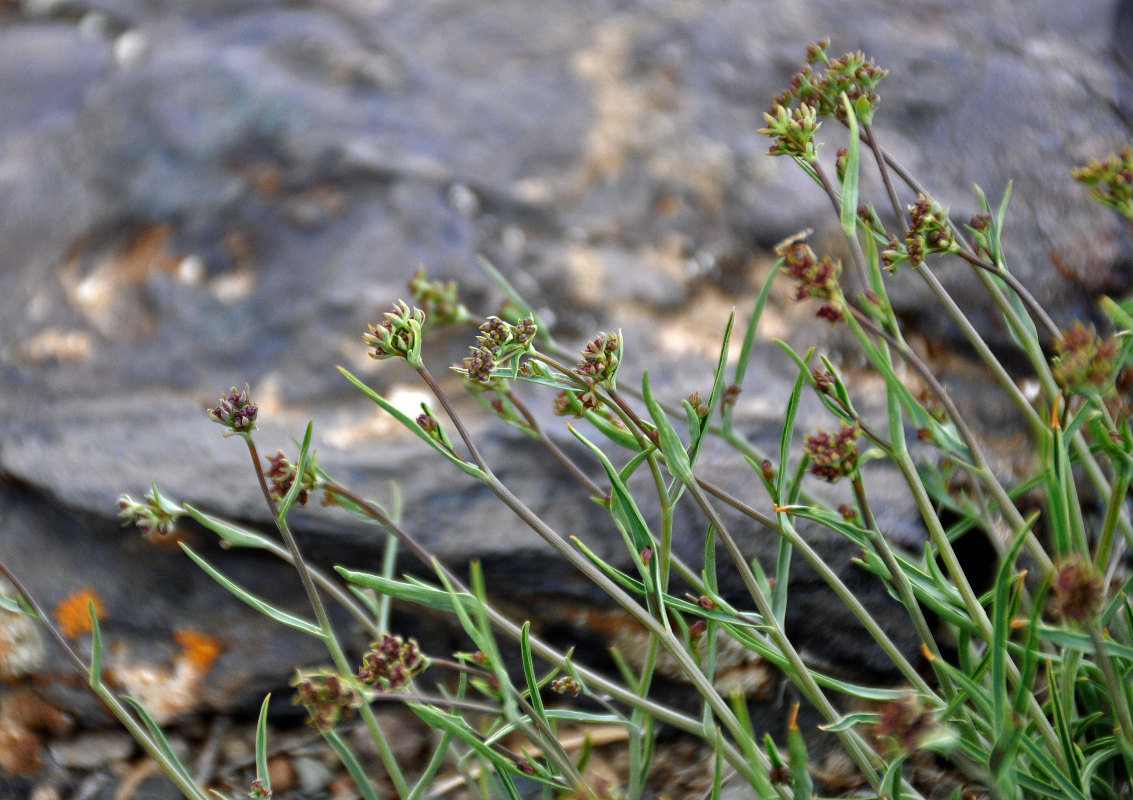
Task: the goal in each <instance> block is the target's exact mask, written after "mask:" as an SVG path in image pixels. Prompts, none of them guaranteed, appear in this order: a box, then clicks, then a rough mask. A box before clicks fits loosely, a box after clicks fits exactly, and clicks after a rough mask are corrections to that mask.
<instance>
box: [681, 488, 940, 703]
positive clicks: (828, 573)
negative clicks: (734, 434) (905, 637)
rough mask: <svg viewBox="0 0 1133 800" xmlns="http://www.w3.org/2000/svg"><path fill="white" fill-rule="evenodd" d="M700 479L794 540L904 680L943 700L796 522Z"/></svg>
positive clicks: (735, 505) (721, 496) (716, 494)
mask: <svg viewBox="0 0 1133 800" xmlns="http://www.w3.org/2000/svg"><path fill="white" fill-rule="evenodd" d="M698 483H699V484H700V487H701V488H702V489H704V490H705V491H706V492H708V493H709V494H711V495H712V496H713V497H716V498H718V499H720V500H722V501H723V502H725V503H727V504H728V505H730V506H731V507H732V508H734V509H736V510H737V511H739V512H740V513H742V514H745V515H747V516H749V517H751V518H752V519H754V520H755V521H757V522H759V523H761V524H763V525H766V526H767V527H769V528H772V529H773V530H777V531H778V532H779V535H780V536H784V537H786V538H787V540H788V541H789V542H790V543H791V546H792V547H793V548H794V549H795V550H797V551H798V552H799V553H801V554H802V556H803V558H805V559H806V560H807V562H808V563H810V565H811V566H812V567H813V568H814V570H815V571H816V572H817V573H818V574H819V576H820V577H821V578H822V579H823V580H824V581H826V584H827V585H828V586H829V587H830V588H831V589H832V590H833V591H834V593H835V594H836V595H837V596H838V599H839V600H841V601H842V602H843V603H844V604H845V605H846V607H847V608H849V609H850V611H851V612H852V613H853V615H854V617H855V618H857V620H858V621H859V622H860V623H861V624H862V627H864V628H865V629H866V631H867V632H868V633H869V635H870V636H871V637H873V640H874V641H875V642H877V644H878V646H880V647H881V649H882V650H883V651H884V652H885V655H886V656H887V657H888V658H889V659H890V660H891V661H892V662H893V664H894V666H896V667H897V669H898V670H900V672H901V674H902V675H903V676H904V677H905V680H907V681H909V683H910V684H912V685H913V687H914V688H915V689H916V690H917V692H919V693H920V694H922V695H924V696H925V697H930V698H933V699H934V700H935V701H936V702H937V703H938V704H940V702H941V701H940V700H939V698H937V695H936V692H935V690H934V689H933V688H932V687H931V686H929V685H928V683H927V682H926V681H925V680H924V678H922V677H921V676H920V673H918V672H917V669H916V667H914V666H913V665H912V664H911V663H909V660H908V659H907V658H905V656H904V654H903V653H902V652H901V651H900V649H899V648H898V647H897V645H895V644H894V643H893V640H892V639H890V638H889V635H888V634H887V633H886V632H885V630H884V629H882V628H881V626H880V625H878V624H877V621H876V620H874V618H873V615H871V614H870V613H869V611H868V609H866V607H865V606H863V605H862V603H861V601H860V600H858V598H857V597H856V596H855V595H854V593H853V591H852V590H851V589H850V588H849V587H848V586H846V584H845V583H843V582H842V579H841V578H840V577H838V573H836V572H835V571H834V570H833V569H831V568H830V565H829V564H828V563H826V561H825V560H824V559H823V558H822V556H820V555H819V554H818V553H817V552H816V551H815V550H814V548H813V547H811V545H810V543H809V542H808V541H807V540H806V539H805V538H804V537H803V536H801V535H799V533H798V531H796V530H795V529H794V526H793V525H789V524H780V523H779V522H777V521H776V520H774V519H772V518H771V517H769V516H767V515H766V514H764V513H763V512H761V511H759V510H757V509H754V508H752V507H751V506H749V505H747V504H746V503H744V502H743V501H742V500H739V499H738V498H736V497H734V496H733V495H730V494H728V493H727V492H725V491H724V490H722V489H720V488H719V487H716V486H713V485H711V484H709V483H707V482H703V481H699V480H698Z"/></svg>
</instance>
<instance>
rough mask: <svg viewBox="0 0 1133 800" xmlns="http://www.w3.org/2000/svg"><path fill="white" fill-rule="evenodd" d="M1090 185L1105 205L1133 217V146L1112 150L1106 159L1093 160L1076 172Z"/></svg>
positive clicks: (1076, 174)
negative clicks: (1119, 151)
mask: <svg viewBox="0 0 1133 800" xmlns="http://www.w3.org/2000/svg"><path fill="white" fill-rule="evenodd" d="M1072 174H1073V176H1074V177H1075V178H1077V179H1078V180H1080V181H1081V182H1082V183H1084V184H1086V185H1087V186H1089V187H1090V194H1092V195H1093V196H1094V198H1096V199H1097V201H1098V202H1100V203H1101V204H1103V205H1106V206H1109V207H1110V208H1112V209H1115V210H1116V211H1118V212H1119V213H1120V214H1121V215H1122V216H1124V217H1126V218H1128V219H1133V148H1131V147H1130V146H1129V145H1125V146H1124V147H1122V148H1121V153H1120V154H1115V153H1111V154H1110V155H1109V157H1108V158H1106V160H1105V161H1096V160H1094V159H1090V163H1089V164H1087V165H1086V166H1084V167H1078V168H1077V169H1076V170H1074V172H1073V173H1072Z"/></svg>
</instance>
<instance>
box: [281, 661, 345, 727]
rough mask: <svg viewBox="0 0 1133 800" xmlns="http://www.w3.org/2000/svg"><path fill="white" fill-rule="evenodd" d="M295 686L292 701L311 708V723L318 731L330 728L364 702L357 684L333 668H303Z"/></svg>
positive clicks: (309, 718)
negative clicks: (307, 670) (309, 669)
mask: <svg viewBox="0 0 1133 800" xmlns="http://www.w3.org/2000/svg"><path fill="white" fill-rule="evenodd" d="M291 685H292V686H294V687H295V696H294V698H293V699H292V702H293V703H295V704H296V705H302V706H304V707H305V708H306V709H307V723H308V724H309V725H311V726H312V727H314V728H315V729H316V730H320V731H326V730H330V729H331V728H333V727H334V726H335V725H337V724H338V722H339V721H340V720H342V719H344V718H345V717H348V716H349V715H350V714H351V713H352V712H353V709H354V708H355V707H356V706H357V705H359V704H360V703H361V699H360V698H359V697H358V693H357V692H356V691H355V690H354V687H353V686H351V685H350V684H349V683H348V682H347V681H345V680H343V679H342V676H341V675H339V674H338V673H337V672H335V671H334V670H331V669H321V670H314V671H310V672H303V671H299V672H298V673H296V675H295V677H294V678H293V679H292V681H291Z"/></svg>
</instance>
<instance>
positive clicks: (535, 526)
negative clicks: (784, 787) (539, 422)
mask: <svg viewBox="0 0 1133 800" xmlns="http://www.w3.org/2000/svg"><path fill="white" fill-rule="evenodd" d="M417 372H418V374H419V375H420V376H421V379H422V380H423V381H424V382H425V384H426V385H427V386H428V387H429V390H430V391H431V392H432V393H433V395H434V396H435V397H436V398H437V400H438V402H439V403H440V404H441V406H442V408H444V410H445V413H446V415H447V416H448V417H449V419H450V420H451V421H452V423H453V426H454V427H455V428H456V430H457V432H458V433H459V435H460V437H461V439H462V440H463V441H464V444H465V447H467V448H468V452H469V454H470V455H471V456H472V459H473V461H475V463H476V465H477V466H478V467H479V468H480V469H481V470H482V471H483V473H484V482H485V484H486V485H487V486H488V488H489V489H491V490H492V492H493V493H494V494H495V495H496V496H497V497H499V498H500V499H501V500H502V501H503V502H504V504H505V505H507V506H508V508H510V509H511V510H512V512H513V513H514V514H516V516H518V517H519V518H520V519H521V520H522V521H523V522H524V523H525V524H526V525H527V526H528V527H530V528H531V529H532V530H533V531H535V532H536V533H537V534H539V536H540V537H541V538H542V539H543V540H544V541H545V542H547V543H548V544H549V545H551V547H552V548H554V549H555V551H556V552H558V553H559V554H560V555H561V556H563V557H564V558H565V559H566V560H567V561H568V562H569V563H571V564H572V565H573V566H574V567H575V568H576V569H578V570H579V571H580V572H581V573H582V574H583V575H585V576H586V577H587V578H588V579H589V580H591V581H592V582H593V583H594V584H595V585H597V586H598V587H600V588H601V589H602V590H603V591H604V592H606V593H607V594H608V595H609V596H610V598H611V599H613V600H614V601H615V602H617V603H618V605H620V606H621V607H622V608H624V609H625V610H626V611H627V612H629V614H630V615H631V616H633V617H634V618H635V619H636V620H637V621H638V622H640V623H641V624H642V625H644V626H645V628H646V629H647V630H649V631H650V633H652V634H654V635H656V636H657V637H658V638H659V640H660V641H661V643H662V645H663V646H664V647H665V649H666V650H667V651H668V652H669V654H670V655H671V656H672V657H673V659H674V660H675V661H676V662H677V664H678V665H679V667H680V669H681V670H682V671H683V672H684V673H685V674H687V675H688V676H689V679H690V680H691V681H692V682H693V684H694V685H695V686H696V688H697V690H698V691H699V692H700V693H701V695H702V696H703V697H704V698H705V699H706V700H707V701H708V703H709V704H710V705H711V706H712V709H713V711H714V712H715V713H716V715H717V717H718V718H719V719H720V721H721V723H722V724H723V725H724V727H725V728H726V729H727V730H728V731H729V733H731V734H732V735H733V736H734V737H736V738H737V740H739V739H741V738H742V737H743V736H744V735H745V734H744V731H743V729H742V727H741V726H740V724H739V721H738V720H737V719H736V718H735V715H734V714H733V713H732V711H731V709H730V708H729V707H728V704H727V703H726V702H725V701H724V699H723V698H722V697H720V695H719V693H718V692H717V691H716V689H715V687H713V686H712V684H711V682H709V681H708V680H707V678H706V677H705V676H704V675H703V673H702V672H701V671H700V669H699V668H698V667H697V665H696V662H695V661H693V660H692V657H691V656H690V655H689V654H688V653H687V652H686V651H685V648H684V646H683V644H682V643H681V642H680V640H678V639H677V638H676V637H675V636H673V634H672V633H671V632H669V631H667V630H666V629H665V627H664V626H663V625H661V624H660V623H659V622H658V621H657V620H656V619H654V618H653V617H652V616H651V615H650V614H649V613H648V612H647V611H646V610H645V609H644V608H642V607H641V606H640V604H638V603H637V602H636V601H635V600H634V599H633V598H632V597H630V596H629V595H628V594H626V592H625V591H624V590H623V589H622V588H621V587H620V586H618V585H617V584H616V583H614V582H613V581H612V580H610V579H609V578H608V577H607V576H606V575H605V574H604V573H603V572H601V571H600V570H599V569H598V568H597V567H595V566H594V565H593V564H592V563H591V562H590V561H589V560H588V559H587V558H586V557H585V556H584V555H582V554H581V553H580V552H579V551H577V550H576V549H575V548H573V547H571V546H570V545H569V544H568V543H567V542H566V541H565V540H563V539H562V537H560V536H559V534H558V533H556V532H555V531H554V530H553V529H552V528H550V527H549V526H548V525H547V524H546V523H545V522H544V521H543V520H542V519H541V518H540V517H539V516H538V515H537V514H535V513H534V512H533V511H531V509H530V508H528V507H527V505H526V504H525V503H524V502H523V501H522V500H520V499H519V498H518V497H516V496H515V494H513V493H512V492H511V490H510V489H508V488H507V487H506V486H505V485H504V484H503V483H501V482H500V480H499V479H498V478H496V476H495V473H493V472H492V470H491V468H490V467H489V466H488V464H487V462H486V461H485V460H484V458H483V456H481V455H480V451H479V449H478V448H477V447H476V445H475V443H474V442H473V441H472V438H471V437H470V436H469V434H468V431H467V430H466V429H465V427H464V423H463V422H462V421H461V419H460V415H459V414H457V412H456V409H455V408H454V407H453V405H452V402H451V401H450V400H449V398H448V395H446V394H445V392H444V391H443V390H442V389H441V387H440V385H439V384H437V382H436V380H435V379H434V378H433V376H432V375H431V374H430V373H429V371H428V369H426V368H425V367H418V368H417ZM765 761H766V758H765V757H764V758H763V759H762V760H761V763H760V764H759V765H758V766H756V765H750V764H746V763H744V764H743V769H742V770H741V771H743V772H744V774H745V777H747V778H748V779H749V780H753V781H754V780H755V779H756V775H757V774H759V773H758V772H757V771H756V770H760V769H761V770H764V773H763V774H766V770H767V769H768V768H769V767H770V764H769V763H763V762H765ZM733 766H735V767H736V768H737V769H740V766H739V765H737V764H733ZM784 795H785V793H784Z"/></svg>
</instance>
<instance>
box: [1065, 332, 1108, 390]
mask: <svg viewBox="0 0 1133 800" xmlns="http://www.w3.org/2000/svg"><path fill="white" fill-rule="evenodd" d="M1054 349H1055V356H1054V358H1053V359H1052V360H1051V373H1052V374H1053V375H1054V380H1055V382H1057V383H1058V385H1059V386H1061V387H1062V388H1063V389H1064V390H1065V391H1067V392H1070V393H1074V394H1103V395H1104V394H1108V393H1110V392H1112V391H1113V389H1114V381H1115V379H1116V378H1117V372H1118V367H1119V364H1118V358H1117V356H1118V346H1117V337H1115V336H1110V337H1108V338H1106V339H1102V338H1100V337H1099V336H1098V335H1097V333H1096V332H1095V331H1094V328H1093V327H1092V326H1091V327H1086V326H1085V325H1083V324H1082V323H1081V322H1075V323H1074V327H1072V328H1071V329H1070V330H1068V331H1063V332H1062V338H1061V339H1059V340H1058V341H1057V342H1056V343H1055V345H1054Z"/></svg>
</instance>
